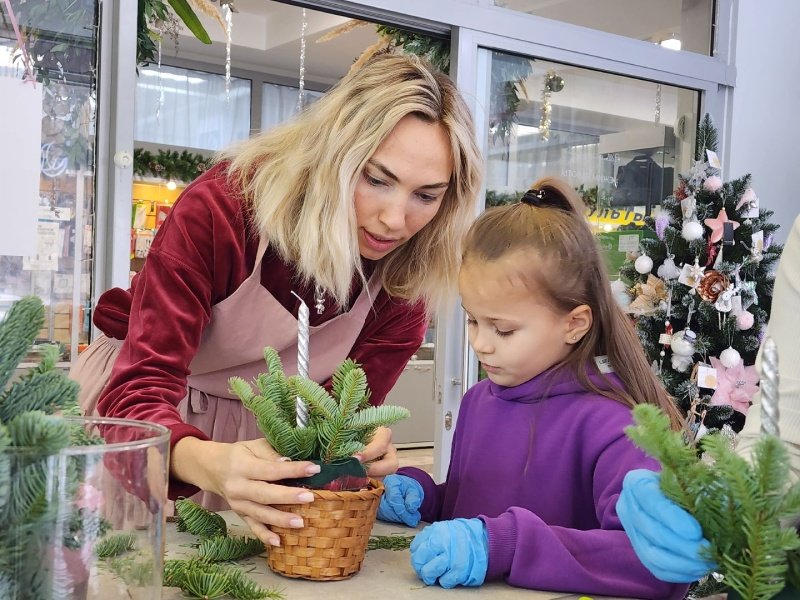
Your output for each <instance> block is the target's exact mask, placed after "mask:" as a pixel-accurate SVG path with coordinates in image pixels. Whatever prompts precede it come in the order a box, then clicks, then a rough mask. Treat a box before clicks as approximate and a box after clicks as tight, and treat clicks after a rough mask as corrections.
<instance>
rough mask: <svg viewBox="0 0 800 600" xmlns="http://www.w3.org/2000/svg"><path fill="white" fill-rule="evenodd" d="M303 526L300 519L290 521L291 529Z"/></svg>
mask: <svg viewBox="0 0 800 600" xmlns="http://www.w3.org/2000/svg"><path fill="white" fill-rule="evenodd" d="M302 526H303V519H301V518H300V517H295V518H294V519H292V520H291V521H289V527H302Z"/></svg>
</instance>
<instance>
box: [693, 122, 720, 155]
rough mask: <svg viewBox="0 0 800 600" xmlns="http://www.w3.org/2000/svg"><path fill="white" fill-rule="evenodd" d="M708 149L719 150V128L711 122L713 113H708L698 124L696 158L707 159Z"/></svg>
mask: <svg viewBox="0 0 800 600" xmlns="http://www.w3.org/2000/svg"><path fill="white" fill-rule="evenodd" d="M706 150H711V151H712V152H716V151H717V128H716V127H714V124H713V123H712V122H711V115H709V114H708V113H706V114H705V115H703V118H702V120H701V121H700V123H699V124H698V125H697V137H696V141H695V151H694V159H695V160H705V159H706V158H705V157H706Z"/></svg>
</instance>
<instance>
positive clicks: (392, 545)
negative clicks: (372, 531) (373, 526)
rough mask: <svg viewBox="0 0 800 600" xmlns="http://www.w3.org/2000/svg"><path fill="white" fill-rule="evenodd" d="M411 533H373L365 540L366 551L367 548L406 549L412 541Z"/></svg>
mask: <svg viewBox="0 0 800 600" xmlns="http://www.w3.org/2000/svg"><path fill="white" fill-rule="evenodd" d="M414 537H416V536H413V535H402V534H395V535H373V536H370V538H369V541H368V542H367V551H369V550H394V551H398V550H408V549H409V547H410V546H411V542H413V541H414Z"/></svg>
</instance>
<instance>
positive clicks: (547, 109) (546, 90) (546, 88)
mask: <svg viewBox="0 0 800 600" xmlns="http://www.w3.org/2000/svg"><path fill="white" fill-rule="evenodd" d="M551 73H553V71H548V72H547V75H545V76H544V85H543V86H542V116H541V117H539V133H540V134H541V136H542V141H544V142H546V141H547V140H549V139H550V124H551V119H550V113H551V112H552V110H553V107H552V106H551V104H550V94H551V93H552V90H551V89H550V85H549V80H550V75H551Z"/></svg>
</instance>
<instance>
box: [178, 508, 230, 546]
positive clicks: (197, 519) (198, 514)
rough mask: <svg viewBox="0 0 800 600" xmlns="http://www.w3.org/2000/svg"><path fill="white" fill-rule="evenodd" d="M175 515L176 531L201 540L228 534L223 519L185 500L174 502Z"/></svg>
mask: <svg viewBox="0 0 800 600" xmlns="http://www.w3.org/2000/svg"><path fill="white" fill-rule="evenodd" d="M175 514H176V516H177V518H178V520H177V529H178V531H188V532H189V533H192V534H194V535H197V536H200V537H202V538H211V537H215V536H218V535H227V534H228V525H227V524H226V523H225V519H223V518H222V517H221V516H220V515H218V514H217V513H215V512H212V511H210V510H206V509H205V508H203V507H202V506H200V505H199V504H197V503H195V502H193V501H191V500H188V499H187V498H178V499H177V500H176V501H175Z"/></svg>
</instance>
